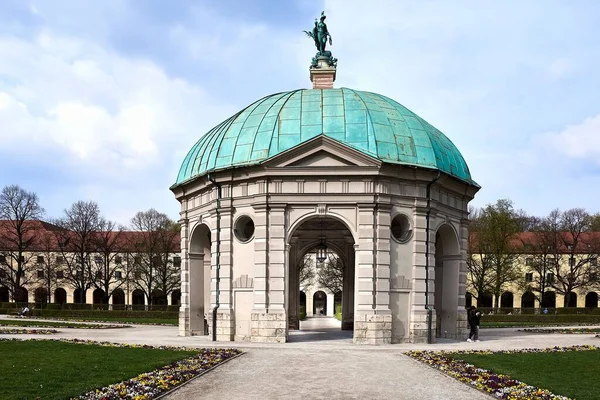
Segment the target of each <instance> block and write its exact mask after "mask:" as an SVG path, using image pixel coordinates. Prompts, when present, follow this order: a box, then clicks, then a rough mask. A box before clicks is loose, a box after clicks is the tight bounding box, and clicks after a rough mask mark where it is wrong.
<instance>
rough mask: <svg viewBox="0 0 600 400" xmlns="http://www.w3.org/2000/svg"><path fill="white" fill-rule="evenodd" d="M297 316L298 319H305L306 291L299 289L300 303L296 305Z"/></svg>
mask: <svg viewBox="0 0 600 400" xmlns="http://www.w3.org/2000/svg"><path fill="white" fill-rule="evenodd" d="M298 318H299V319H300V321H302V320H304V319H306V293H304V292H303V291H300V303H299V305H298Z"/></svg>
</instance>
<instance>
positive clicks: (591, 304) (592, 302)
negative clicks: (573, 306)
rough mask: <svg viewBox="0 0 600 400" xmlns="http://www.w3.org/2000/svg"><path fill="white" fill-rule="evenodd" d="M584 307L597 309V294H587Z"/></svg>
mask: <svg viewBox="0 0 600 400" xmlns="http://www.w3.org/2000/svg"><path fill="white" fill-rule="evenodd" d="M585 307H586V308H598V293H596V292H589V293H588V294H586V295H585Z"/></svg>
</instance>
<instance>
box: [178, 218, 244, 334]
mask: <svg viewBox="0 0 600 400" xmlns="http://www.w3.org/2000/svg"><path fill="white" fill-rule="evenodd" d="M188 256H189V267H188V268H189V275H188V276H189V278H188V282H189V289H188V296H189V299H188V302H189V303H188V304H187V305H188V306H189V309H190V313H189V320H188V321H187V322H186V323H187V326H185V331H186V332H187V334H190V335H191V334H197V335H204V334H205V333H206V332H205V329H204V327H205V324H206V323H205V319H206V316H207V314H208V313H209V312H210V309H211V304H210V280H211V275H210V274H211V257H212V254H211V233H210V228H209V227H208V225H206V224H201V225H198V226H197V227H196V228H195V229H194V230H193V231H192V235H191V237H190V250H189V253H188ZM182 268H185V267H184V266H183V265H182ZM185 300H186V299H185V298H184V299H183V301H184V305H186V304H185V302H186V301H185ZM234 309H235V307H234ZM248 318H250V315H248ZM238 322H240V323H241V322H242V321H236V325H237V323H238ZM247 322H248V323H247V324H246V323H244V324H243V325H244V326H245V327H248V336H250V331H249V329H250V321H247ZM236 334H238V333H237V332H236Z"/></svg>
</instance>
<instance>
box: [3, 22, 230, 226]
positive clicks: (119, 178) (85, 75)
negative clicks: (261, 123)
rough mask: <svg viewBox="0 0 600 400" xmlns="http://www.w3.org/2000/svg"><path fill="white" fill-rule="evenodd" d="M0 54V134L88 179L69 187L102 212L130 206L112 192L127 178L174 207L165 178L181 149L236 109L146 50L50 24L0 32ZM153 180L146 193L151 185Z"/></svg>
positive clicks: (170, 176) (139, 192)
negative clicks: (110, 44)
mask: <svg viewBox="0 0 600 400" xmlns="http://www.w3.org/2000/svg"><path fill="white" fill-rule="evenodd" d="M0 54H2V56H3V57H2V59H3V62H2V63H0V125H1V126H2V129H1V130H0V140H2V142H3V143H4V144H7V143H11V144H12V145H18V146H20V147H23V146H24V144H25V146H27V147H28V150H27V151H29V152H36V149H37V150H38V151H37V153H42V154H44V153H45V156H44V159H43V160H40V159H37V160H35V162H37V163H40V164H42V165H47V166H50V165H52V166H55V167H56V166H57V167H58V168H59V169H61V170H62V171H63V172H64V174H65V175H77V174H79V175H81V176H83V177H85V178H86V179H88V180H91V181H92V182H91V184H92V185H94V186H95V187H96V190H94V191H92V190H88V191H82V190H80V189H81V188H85V187H86V186H85V184H86V183H88V182H85V181H81V182H80V185H81V186H80V187H79V188H69V189H68V190H70V191H72V192H73V193H77V194H78V195H80V196H84V197H88V198H93V199H95V200H97V201H99V202H100V205H101V207H103V208H104V209H105V210H106V212H107V213H108V214H111V213H113V214H115V215H116V214H117V213H118V214H120V212H121V209H123V208H129V207H131V206H130V205H126V204H123V203H118V202H116V201H113V196H112V195H110V193H111V192H113V191H114V190H116V187H117V186H119V185H123V184H129V185H131V186H130V187H129V190H133V187H135V190H134V191H135V195H134V196H135V197H139V198H140V199H142V201H140V203H141V204H144V207H151V206H155V207H157V208H161V207H165V208H168V209H170V210H171V215H173V214H174V213H173V210H177V209H178V207H177V203H176V201H175V200H173V199H172V195H171V194H170V193H169V191H168V187H169V186H170V185H171V184H172V183H173V182H174V180H175V177H176V172H177V171H176V169H177V168H178V166H179V165H178V164H179V162H180V161H181V160H182V158H183V156H182V154H184V153H185V152H186V151H187V150H188V148H189V146H191V144H192V143H193V142H195V141H196V140H197V139H198V138H199V137H200V136H201V135H202V134H203V133H204V132H206V131H207V130H208V129H209V128H210V127H211V126H212V125H213V124H215V123H217V122H219V121H220V120H221V119H224V118H225V117H227V116H229V115H230V114H231V113H232V112H233V111H234V110H233V109H232V108H230V107H229V106H227V105H220V104H215V103H214V101H213V100H212V99H211V98H210V96H208V95H207V94H206V93H204V91H203V90H202V88H200V87H198V86H196V85H192V84H190V83H189V82H186V81H184V80H182V79H179V78H172V77H169V76H168V75H167V74H166V73H165V71H164V70H162V69H161V68H160V67H159V66H158V65H156V64H154V63H152V62H150V61H148V60H141V59H135V58H125V57H123V56H121V55H119V54H117V53H115V52H112V51H110V50H109V49H104V48H101V47H99V46H97V45H96V44H94V43H92V42H89V41H85V40H81V39H77V38H74V37H65V36H61V35H58V34H55V33H53V32H50V31H45V32H43V33H41V34H40V35H38V36H37V37H36V38H35V39H34V40H31V41H28V40H26V39H18V38H15V37H7V36H0ZM8 149H9V147H8V146H6V147H4V150H2V149H0V152H6V151H9V150H8ZM44 149H45V150H46V151H45V152H44V151H43V150H44ZM175 155H176V156H177V158H176V157H175ZM16 171H17V169H15V173H16ZM16 178H17V177H16V176H15V179H16ZM56 178H57V179H58V181H60V178H59V177H56ZM57 183H58V182H57ZM58 184H59V183H58ZM88 187H89V186H88ZM157 188H160V190H162V194H161V195H159V198H158V199H156V198H154V200H157V201H156V202H155V203H153V202H152V201H151V200H150V199H149V197H150V196H148V195H150V194H151V195H152V197H154V196H155V194H156V193H157V192H158V190H157ZM75 200H78V199H77V198H72V200H71V201H75ZM66 206H68V204H63V205H61V206H60V208H61V209H62V208H64V207H66ZM133 207H135V208H137V207H140V205H139V204H135V205H133ZM132 211H135V209H134V210H132ZM173 216H175V215H173Z"/></svg>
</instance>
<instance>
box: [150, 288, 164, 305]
mask: <svg viewBox="0 0 600 400" xmlns="http://www.w3.org/2000/svg"><path fill="white" fill-rule="evenodd" d="M150 300H151V302H152V305H153V306H166V305H167V295H166V294H165V293H164V292H163V291H162V290H160V289H154V290H153V291H152V296H151V297H150Z"/></svg>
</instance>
